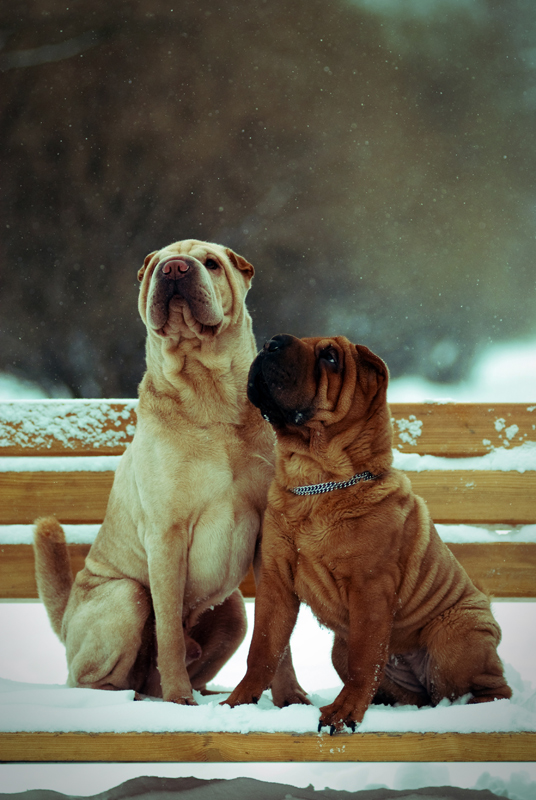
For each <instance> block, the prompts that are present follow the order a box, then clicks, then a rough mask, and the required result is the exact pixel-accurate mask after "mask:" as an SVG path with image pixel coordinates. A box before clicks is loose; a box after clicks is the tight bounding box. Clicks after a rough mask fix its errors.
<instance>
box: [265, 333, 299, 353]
mask: <svg viewBox="0 0 536 800" xmlns="http://www.w3.org/2000/svg"><path fill="white" fill-rule="evenodd" d="M293 338H294V337H293V336H289V335H288V334H286V333H278V334H277V336H274V337H273V338H272V339H270V340H269V341H268V342H265V344H264V349H265V350H266V351H267V352H268V353H274V352H275V351H276V350H283V348H284V347H287V346H288V345H289V344H290V343H291V341H292V340H293Z"/></svg>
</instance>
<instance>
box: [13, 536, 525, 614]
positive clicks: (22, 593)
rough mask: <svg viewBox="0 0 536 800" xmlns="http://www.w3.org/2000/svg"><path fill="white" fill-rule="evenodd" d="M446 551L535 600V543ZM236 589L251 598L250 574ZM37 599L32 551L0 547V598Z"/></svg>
mask: <svg viewBox="0 0 536 800" xmlns="http://www.w3.org/2000/svg"><path fill="white" fill-rule="evenodd" d="M449 547H450V549H451V550H452V552H453V553H454V555H455V556H456V558H457V559H458V561H459V562H460V563H461V564H462V565H463V567H464V568H465V569H466V570H467V572H468V573H469V575H470V576H471V578H472V580H473V581H476V583H477V584H478V585H479V586H480V587H481V588H482V589H483V590H484V591H486V592H487V593H488V594H490V595H492V596H494V597H536V543H535V544H531V543H526V542H486V543H479V544H475V543H464V544H460V543H457V542H456V543H451V544H449ZM88 551H89V545H88V544H70V545H69V555H70V558H71V564H72V567H73V572H75V573H76V572H78V570H80V569H82V567H83V566H84V559H85V557H86V555H87V553H88ZM240 589H241V591H242V594H243V595H244V597H255V580H254V577H253V571H252V570H250V572H249V574H248V575H247V577H246V578H245V579H244V581H242V584H241V585H240ZM35 597H37V588H36V585H35V577H34V557H33V548H32V546H31V545H29V544H10V545H0V598H10V599H13V600H14V599H23V598H35Z"/></svg>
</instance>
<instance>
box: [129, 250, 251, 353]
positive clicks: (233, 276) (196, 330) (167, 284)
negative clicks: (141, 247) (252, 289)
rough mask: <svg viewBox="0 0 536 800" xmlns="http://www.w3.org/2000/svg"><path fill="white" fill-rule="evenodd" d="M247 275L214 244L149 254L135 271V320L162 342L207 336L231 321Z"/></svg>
mask: <svg viewBox="0 0 536 800" xmlns="http://www.w3.org/2000/svg"><path fill="white" fill-rule="evenodd" d="M253 272H254V270H253V267H252V266H251V264H249V263H248V262H247V261H246V260H245V259H244V258H242V257H241V256H238V255H236V253H233V251H232V250H229V249H228V248H225V247H222V246H221V245H219V244H212V243H210V242H200V241H198V240H197V239H187V240H185V241H182V242H175V243H173V244H171V245H169V246H168V247H165V248H163V249H162V250H158V251H155V252H154V253H150V254H149V255H148V256H147V258H146V259H145V263H144V265H143V267H142V268H141V269H140V270H139V272H138V280H139V281H140V282H141V291H140V299H139V310H140V315H141V318H142V319H143V321H144V322H145V324H146V326H147V329H148V330H149V332H153V333H155V334H156V335H157V336H160V337H163V338H168V337H177V336H185V335H186V336H197V337H199V338H204V337H207V336H209V337H210V336H213V335H214V334H216V333H219V332H220V331H221V329H222V328H223V327H225V325H226V324H231V323H232V322H233V321H236V318H237V317H238V316H239V314H240V312H241V310H242V308H243V301H244V297H245V294H246V292H247V290H248V289H249V285H250V283H251V278H252V276H253Z"/></svg>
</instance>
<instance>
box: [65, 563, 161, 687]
mask: <svg viewBox="0 0 536 800" xmlns="http://www.w3.org/2000/svg"><path fill="white" fill-rule="evenodd" d="M92 583H93V586H92V587H91V588H89V587H88V586H87V585H86V586H81V585H80V583H79V582H78V580H77V582H76V583H75V585H74V587H73V592H72V594H71V599H70V601H69V605H68V606H67V610H66V614H65V630H66V639H65V647H66V651H67V664H68V667H69V679H68V683H69V685H70V686H78V687H84V688H91V689H134V690H136V691H140V690H141V687H142V685H143V683H144V680H145V675H144V664H142V663H141V661H146V662H147V666H148V664H149V661H150V647H151V641H150V640H149V639H151V640H152V629H150V628H151V626H150V625H148V621H149V615H150V614H151V612H152V607H151V601H150V598H149V594H148V592H147V590H146V589H145V588H144V587H143V586H142V585H141V584H139V583H137V582H136V581H133V580H129V579H117V580H105V579H100V581H98V582H96V581H92ZM146 639H147V640H148V641H145V640H146ZM144 653H145V657H144Z"/></svg>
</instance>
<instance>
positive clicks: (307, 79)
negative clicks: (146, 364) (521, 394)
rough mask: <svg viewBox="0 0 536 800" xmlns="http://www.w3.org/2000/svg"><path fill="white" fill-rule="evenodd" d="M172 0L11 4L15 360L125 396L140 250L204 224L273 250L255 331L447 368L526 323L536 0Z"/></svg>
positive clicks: (2, 314) (10, 287)
mask: <svg viewBox="0 0 536 800" xmlns="http://www.w3.org/2000/svg"><path fill="white" fill-rule="evenodd" d="M175 5H176V6H177V7H175V6H174V4H173V3H172V2H166V3H163V2H161V0H134V1H130V2H116V3H105V2H103V1H102V0H100V1H99V2H95V0H77V2H76V3H73V4H71V5H70V6H69V7H66V6H65V3H64V2H61V3H60V2H58V0H24V1H23V2H20V3H17V4H11V3H10V4H8V3H4V4H2V6H1V7H0V29H1V30H2V31H3V34H4V42H5V47H4V49H3V51H2V53H0V70H2V73H1V77H0V163H1V166H0V169H1V175H2V183H1V198H0V202H1V210H2V214H1V219H2V228H1V237H0V259H1V262H0V269H1V273H0V369H3V370H7V371H10V372H13V373H15V374H19V375H21V376H24V377H27V378H31V379H33V380H37V381H38V382H39V383H41V385H43V386H44V387H45V388H46V389H47V390H48V391H50V392H51V393H56V392H58V391H59V392H61V391H67V392H69V393H71V394H72V395H74V396H94V397H96V396H132V395H133V394H134V393H135V391H136V385H137V383H138V381H139V379H140V377H141V374H142V371H143V339H144V330H143V326H142V325H141V322H140V321H139V319H138V314H137V306H136V303H137V281H136V272H137V269H138V267H139V266H140V265H141V263H142V261H143V258H144V256H145V255H146V253H148V252H150V251H151V250H154V249H157V248H159V247H162V246H163V245H165V244H167V243H169V242H171V241H173V240H176V239H181V238H188V237H196V238H201V239H209V240H212V241H219V242H222V243H223V244H227V245H229V246H231V247H233V248H235V249H236V250H237V251H238V252H239V253H242V254H243V255H244V256H245V257H247V258H248V259H249V260H250V261H251V262H252V263H253V264H254V265H255V266H256V268H257V276H256V279H255V283H254V287H253V289H252V292H251V295H250V301H249V305H250V308H251V310H252V314H253V317H254V323H255V329H256V333H257V336H258V340H259V343H260V342H262V340H264V339H265V338H268V337H269V336H271V335H273V334H274V333H276V332H279V331H287V332H292V333H295V334H296V335H318V334H336V333H344V334H346V335H348V336H349V337H350V338H351V339H353V340H354V341H361V342H364V343H366V344H368V345H369V346H370V347H372V348H373V349H374V350H376V351H377V352H378V353H379V354H381V355H382V356H383V357H384V358H386V360H387V362H388V363H389V365H390V368H391V372H392V374H393V375H398V374H401V373H403V372H405V373H409V372H414V373H420V374H422V375H425V376H427V377H429V378H432V379H438V380H452V379H455V378H459V377H460V376H463V375H464V374H465V372H466V370H467V369H468V366H469V365H470V363H471V360H472V358H473V356H474V353H475V351H476V350H477V349H478V348H479V347H480V346H482V344H483V343H486V342H488V341H490V340H496V339H499V338H503V337H508V336H514V335H520V334H524V333H528V332H530V331H533V330H534V314H533V307H534V277H535V271H534V266H533V255H532V254H533V249H534V197H533V192H534V189H533V172H534V167H535V163H536V148H535V147H534V144H535V141H534V139H535V130H536V129H535V125H534V112H535V108H536V90H535V88H534V82H533V78H534V67H535V66H536V59H535V58H534V52H535V51H534V49H532V50H531V49H530V41H531V36H533V34H534V32H535V31H536V10H535V8H534V6H533V5H532V4H531V3H529V2H526V0H508V1H507V0H488V2H484V0H483V1H482V2H479V3H476V2H475V3H471V2H469V1H468V2H467V3H462V4H460V3H456V2H454V1H453V0H452V1H451V2H448V0H444V2H441V0H436V2H430V3H429V4H425V5H426V7H427V10H426V13H424V12H423V11H422V4H421V5H420V6H419V4H408V3H404V4H396V3H389V2H387V0H383V2H380V3H372V2H370V1H369V0H361V2H353V3H352V2H345V0H330V2H326V0H294V2H293V3H288V2H285V0H270V2H269V3H268V2H258V3H251V2H249V0H232V2H228V3H224V4H222V5H221V7H217V6H215V5H214V4H213V3H209V2H203V0H181V2H180V3H177V4H175ZM172 6H173V8H172ZM402 7H403V11H401V9H402Z"/></svg>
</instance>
